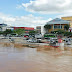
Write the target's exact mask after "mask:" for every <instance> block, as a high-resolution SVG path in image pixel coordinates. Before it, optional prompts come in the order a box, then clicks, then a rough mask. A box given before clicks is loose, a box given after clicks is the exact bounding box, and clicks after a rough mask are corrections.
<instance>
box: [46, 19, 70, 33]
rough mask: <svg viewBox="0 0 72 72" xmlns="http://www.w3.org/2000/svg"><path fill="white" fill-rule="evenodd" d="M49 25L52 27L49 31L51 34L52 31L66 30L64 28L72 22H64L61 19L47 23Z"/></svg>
mask: <svg viewBox="0 0 72 72" xmlns="http://www.w3.org/2000/svg"><path fill="white" fill-rule="evenodd" d="M47 24H48V25H51V29H49V30H48V32H51V31H56V30H58V29H62V30H64V26H65V25H67V24H68V25H69V24H70V22H69V21H67V20H62V19H60V18H55V19H53V20H51V21H49V22H47Z"/></svg>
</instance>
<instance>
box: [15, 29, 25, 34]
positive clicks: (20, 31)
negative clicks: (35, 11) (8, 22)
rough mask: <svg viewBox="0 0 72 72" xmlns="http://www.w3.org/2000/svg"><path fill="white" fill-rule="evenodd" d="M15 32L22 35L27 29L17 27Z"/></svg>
mask: <svg viewBox="0 0 72 72" xmlns="http://www.w3.org/2000/svg"><path fill="white" fill-rule="evenodd" d="M14 33H17V34H18V35H21V34H24V33H25V31H24V29H16V30H14Z"/></svg>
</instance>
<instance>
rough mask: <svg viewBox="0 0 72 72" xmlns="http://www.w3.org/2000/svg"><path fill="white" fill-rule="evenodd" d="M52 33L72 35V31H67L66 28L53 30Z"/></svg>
mask: <svg viewBox="0 0 72 72" xmlns="http://www.w3.org/2000/svg"><path fill="white" fill-rule="evenodd" d="M51 33H55V34H62V35H64V36H72V33H71V32H67V31H64V30H61V29H59V30H57V31H52V32H51Z"/></svg>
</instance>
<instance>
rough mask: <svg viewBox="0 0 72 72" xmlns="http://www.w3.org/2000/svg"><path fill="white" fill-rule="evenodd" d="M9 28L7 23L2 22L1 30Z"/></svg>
mask: <svg viewBox="0 0 72 72" xmlns="http://www.w3.org/2000/svg"><path fill="white" fill-rule="evenodd" d="M6 28H7V24H4V23H3V24H0V31H5V30H6Z"/></svg>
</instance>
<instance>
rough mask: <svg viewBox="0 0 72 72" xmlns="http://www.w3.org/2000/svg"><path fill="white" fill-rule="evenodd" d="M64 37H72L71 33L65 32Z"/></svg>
mask: <svg viewBox="0 0 72 72" xmlns="http://www.w3.org/2000/svg"><path fill="white" fill-rule="evenodd" d="M64 36H72V33H71V32H65V33H64Z"/></svg>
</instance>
